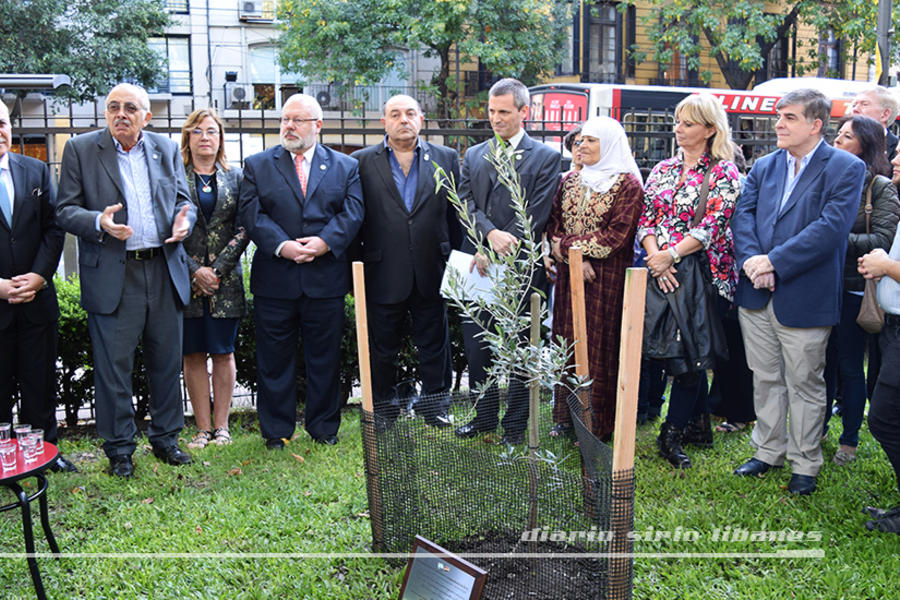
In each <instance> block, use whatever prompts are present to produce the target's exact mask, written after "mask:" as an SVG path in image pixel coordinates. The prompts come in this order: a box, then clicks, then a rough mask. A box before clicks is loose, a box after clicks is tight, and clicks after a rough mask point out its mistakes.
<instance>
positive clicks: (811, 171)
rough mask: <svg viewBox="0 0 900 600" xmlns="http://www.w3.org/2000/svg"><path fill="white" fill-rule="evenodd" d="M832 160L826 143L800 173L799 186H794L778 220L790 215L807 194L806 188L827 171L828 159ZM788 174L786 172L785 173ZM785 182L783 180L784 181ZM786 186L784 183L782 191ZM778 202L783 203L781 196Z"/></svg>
mask: <svg viewBox="0 0 900 600" xmlns="http://www.w3.org/2000/svg"><path fill="white" fill-rule="evenodd" d="M829 158H831V153H830V152H829V150H828V149H827V148H826V144H825V142H822V144H821V145H820V146H819V148H818V149H817V150H816V152H815V154H813V156H812V158H811V159H810V161H809V164H807V165H806V168H805V169H803V172H802V173H800V179H798V180H797V185H795V186H794V189H793V190H792V191H791V195H790V196H788V199H787V202H785V203H784V207H783V208H782V209H781V210H780V211H779V212H778V218H779V219H781V218H782V217H784V215H786V214H787V213H788V211H789V210H791V208H793V206H794V205H795V204H797V200H799V199H800V198H802V197H803V194H804V193H805V192H806V188H808V187H809V184H810V183H812V182H813V181H814V180H815V179H816V178H817V177H818V176H819V174H820V173H821V172H822V171H824V170H825V165H826V164H827V163H828V159H829ZM785 162H787V155H785ZM785 172H786V171H785ZM782 181H783V180H782ZM783 186H784V184H783V183H782V189H783ZM778 201H779V202H781V196H780V195H779V196H778Z"/></svg>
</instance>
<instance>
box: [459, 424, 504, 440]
mask: <svg viewBox="0 0 900 600" xmlns="http://www.w3.org/2000/svg"><path fill="white" fill-rule="evenodd" d="M495 429H496V427H479V426H478V425H476V424H475V421H470V422H468V423H466V424H465V425H462V426H460V427H457V428H456V435H457V436H459V437H461V438H473V437H475V436H476V435H478V434H479V433H489V432H491V431H494V430H495Z"/></svg>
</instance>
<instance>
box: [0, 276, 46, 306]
mask: <svg viewBox="0 0 900 600" xmlns="http://www.w3.org/2000/svg"><path fill="white" fill-rule="evenodd" d="M44 285H46V280H45V279H44V278H43V277H42V276H40V275H38V274H37V273H25V274H23V275H16V276H15V277H13V278H11V279H0V300H6V301H7V302H9V303H10V304H24V303H26V302H31V301H32V300H34V296H35V294H37V293H38V292H39V291H40V289H41V288H43V287H44Z"/></svg>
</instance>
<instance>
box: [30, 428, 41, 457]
mask: <svg viewBox="0 0 900 600" xmlns="http://www.w3.org/2000/svg"><path fill="white" fill-rule="evenodd" d="M27 435H30V436H31V437H33V438H34V445H35V450H36V451H37V453H38V454H43V453H44V430H43V429H32V430H31V431H30V432H29V433H28V434H27Z"/></svg>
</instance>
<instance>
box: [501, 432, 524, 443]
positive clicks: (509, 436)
mask: <svg viewBox="0 0 900 600" xmlns="http://www.w3.org/2000/svg"><path fill="white" fill-rule="evenodd" d="M524 441H525V434H524V433H523V432H521V431H520V432H518V433H505V434H503V437H502V438H500V443H501V444H506V445H508V446H518V445H519V444H521V443H523V442H524Z"/></svg>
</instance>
